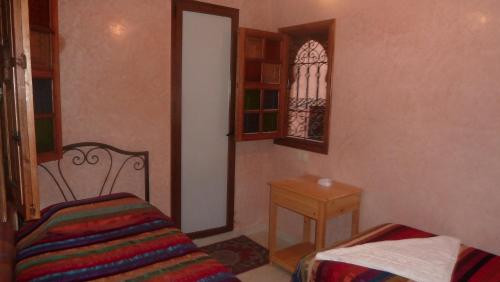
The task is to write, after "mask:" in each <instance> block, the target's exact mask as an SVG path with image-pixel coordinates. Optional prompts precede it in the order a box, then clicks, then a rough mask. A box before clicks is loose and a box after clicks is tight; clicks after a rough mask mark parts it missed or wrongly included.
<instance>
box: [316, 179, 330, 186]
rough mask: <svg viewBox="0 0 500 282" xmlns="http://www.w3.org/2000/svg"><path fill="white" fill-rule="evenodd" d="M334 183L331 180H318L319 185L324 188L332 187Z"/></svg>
mask: <svg viewBox="0 0 500 282" xmlns="http://www.w3.org/2000/svg"><path fill="white" fill-rule="evenodd" d="M332 183H333V181H332V180H331V179H330V178H320V179H318V184H319V185H321V186H323V187H330V186H332Z"/></svg>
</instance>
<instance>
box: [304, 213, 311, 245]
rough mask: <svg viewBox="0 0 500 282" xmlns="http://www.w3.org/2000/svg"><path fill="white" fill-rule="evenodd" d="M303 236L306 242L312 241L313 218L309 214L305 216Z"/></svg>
mask: <svg viewBox="0 0 500 282" xmlns="http://www.w3.org/2000/svg"><path fill="white" fill-rule="evenodd" d="M302 236H303V241H304V243H309V242H311V219H310V218H309V217H307V216H304V227H303V232H302Z"/></svg>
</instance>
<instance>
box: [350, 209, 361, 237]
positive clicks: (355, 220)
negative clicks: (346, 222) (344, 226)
mask: <svg viewBox="0 0 500 282" xmlns="http://www.w3.org/2000/svg"><path fill="white" fill-rule="evenodd" d="M358 233H359V208H358V209H356V210H354V211H353V212H352V223H351V236H354V235H356V234H358Z"/></svg>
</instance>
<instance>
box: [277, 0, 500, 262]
mask: <svg viewBox="0 0 500 282" xmlns="http://www.w3.org/2000/svg"><path fill="white" fill-rule="evenodd" d="M273 6H274V7H273V19H274V23H273V24H274V26H275V27H283V26H287V25H293V24H299V23H305V22H311V21H317V20H322V19H328V18H336V19H337V34H336V47H335V63H334V64H335V66H334V75H333V105H332V121H331V143H330V153H329V155H328V156H323V155H318V154H309V155H308V156H302V157H301V159H302V160H305V161H301V160H299V159H298V153H297V152H295V153H293V152H294V151H296V150H292V149H284V148H281V147H278V146H275V148H274V150H275V152H274V154H273V155H274V157H271V159H274V160H279V158H280V156H285V155H286V156H289V155H293V154H296V155H297V160H296V162H295V165H296V166H297V165H298V164H302V166H304V169H303V170H302V171H304V172H310V173H319V174H321V175H325V176H330V177H334V178H336V179H339V180H342V181H345V182H348V183H351V184H355V185H359V186H360V187H363V188H364V189H365V194H364V197H363V204H362V209H363V210H362V216H361V226H362V228H367V227H370V226H373V225H375V224H379V223H383V222H389V221H390V222H400V223H405V224H409V225H412V226H416V227H419V228H422V229H424V230H428V231H432V232H436V233H442V234H450V235H454V236H458V237H460V238H462V239H463V241H464V242H465V243H467V244H472V245H474V246H478V247H480V248H484V249H487V250H491V251H494V252H496V253H497V254H500V221H499V220H498V217H499V216H500V204H499V203H500V190H499V187H500V131H499V130H498V129H499V124H500V79H499V77H500V48H499V46H500V23H499V18H500V2H498V1H494V0H478V1H467V0H460V1H457V0H443V1H431V0H423V1H413V0H389V1H386V0H384V1H382V0H351V1H340V0H314V1H301V0H275V1H273ZM285 6H286V7H287V9H283V7H285ZM278 163H281V162H280V161H278V162H277V164H278ZM276 167H282V166H278V165H276ZM285 170H287V168H286V167H285ZM293 222H295V221H293V220H290V223H293ZM345 223H347V222H346V220H345V219H344V220H339V221H337V222H335V223H334V224H333V225H334V227H338V228H340V229H341V231H345V225H344V224H345ZM347 224H348V223H347ZM343 226H344V227H343ZM331 231H332V230H331ZM340 234H343V236H345V234H346V233H345V232H341V233H340ZM335 237H337V238H338V236H337V235H335V234H332V235H331V238H335Z"/></svg>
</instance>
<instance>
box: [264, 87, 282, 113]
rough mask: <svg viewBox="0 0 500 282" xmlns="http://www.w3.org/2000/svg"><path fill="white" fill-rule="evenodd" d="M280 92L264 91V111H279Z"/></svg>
mask: <svg viewBox="0 0 500 282" xmlns="http://www.w3.org/2000/svg"><path fill="white" fill-rule="evenodd" d="M278 93H279V92H278V90H265V91H264V109H265V110H273V109H278V106H279V102H278V98H279V95H278Z"/></svg>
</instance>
